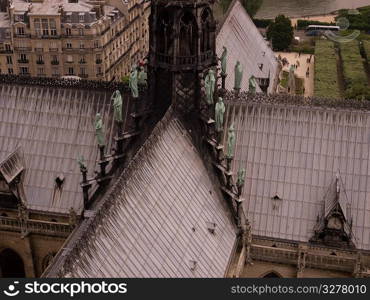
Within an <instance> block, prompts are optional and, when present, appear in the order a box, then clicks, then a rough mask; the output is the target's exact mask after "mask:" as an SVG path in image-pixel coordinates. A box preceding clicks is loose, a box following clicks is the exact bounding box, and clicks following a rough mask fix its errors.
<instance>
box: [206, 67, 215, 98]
mask: <svg viewBox="0 0 370 300" xmlns="http://www.w3.org/2000/svg"><path fill="white" fill-rule="evenodd" d="M204 85H205V89H206V101H207V103H208V105H212V104H213V95H214V93H215V85H216V78H215V71H213V70H212V69H210V70H209V71H208V74H207V76H206V78H205V80H204Z"/></svg>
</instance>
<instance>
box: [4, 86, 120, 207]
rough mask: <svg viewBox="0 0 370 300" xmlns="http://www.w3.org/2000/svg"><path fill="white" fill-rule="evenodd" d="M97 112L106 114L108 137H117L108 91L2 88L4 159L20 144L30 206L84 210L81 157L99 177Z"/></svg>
mask: <svg viewBox="0 0 370 300" xmlns="http://www.w3.org/2000/svg"><path fill="white" fill-rule="evenodd" d="M97 112H100V113H101V114H102V116H103V120H104V125H105V130H106V135H107V139H106V140H107V141H111V140H112V134H113V132H112V130H113V128H112V115H113V109H112V107H111V103H110V94H108V93H103V92H91V91H86V90H77V89H56V88H46V87H35V86H33V87H26V86H16V85H1V86H0V161H2V160H4V159H5V158H6V157H7V156H8V155H9V154H10V153H12V152H14V151H15V150H16V149H17V148H18V147H20V149H21V151H22V152H23V154H24V158H25V168H26V176H25V182H24V184H25V193H26V198H27V202H28V207H29V208H30V209H34V210H40V211H50V212H56V213H67V212H68V211H69V209H70V208H71V207H73V208H74V209H75V210H76V211H77V212H80V211H81V209H82V201H83V197H82V191H81V187H80V185H79V183H80V181H81V173H80V171H79V167H78V165H77V157H78V156H79V155H83V156H84V157H85V159H86V163H87V166H88V169H89V172H90V175H93V174H92V173H93V171H94V168H95V165H96V160H97V158H98V149H97V143H96V138H95V131H94V118H95V114H96V113H97ZM108 148H109V149H110V144H108ZM60 174H63V176H64V177H65V181H64V184H63V189H62V193H61V197H60V198H59V197H57V198H55V199H53V194H54V188H55V179H56V177H57V176H59V175H60Z"/></svg>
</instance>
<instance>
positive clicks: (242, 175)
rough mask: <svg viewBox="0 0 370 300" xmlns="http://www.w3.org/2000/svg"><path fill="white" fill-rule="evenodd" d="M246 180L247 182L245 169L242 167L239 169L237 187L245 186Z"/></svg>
mask: <svg viewBox="0 0 370 300" xmlns="http://www.w3.org/2000/svg"><path fill="white" fill-rule="evenodd" d="M244 182H245V169H244V168H240V169H239V171H238V178H237V180H236V186H237V187H242V186H244Z"/></svg>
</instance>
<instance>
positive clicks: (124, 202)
mask: <svg viewBox="0 0 370 300" xmlns="http://www.w3.org/2000/svg"><path fill="white" fill-rule="evenodd" d="M208 174H209V173H208V172H207V168H206V166H205V164H204V163H203V161H202V158H201V157H200V155H199V153H198V152H197V150H196V149H195V147H194V145H193V142H192V140H191V137H190V135H189V133H188V132H187V130H186V129H185V127H184V126H183V123H182V122H181V121H180V120H179V119H177V118H176V115H175V114H174V113H173V112H172V110H171V109H170V110H169V111H168V112H167V114H166V116H165V117H164V118H163V119H162V120H161V121H160V122H159V123H158V124H157V126H156V128H155V129H154V131H153V132H152V134H151V135H150V137H149V138H148V139H147V141H146V142H145V144H144V145H143V147H142V148H141V149H140V150H139V151H138V152H137V154H136V156H135V157H134V158H133V159H132V160H131V162H130V164H129V165H128V167H127V168H126V169H125V171H124V172H123V173H122V174H121V175H120V177H119V178H118V179H117V181H116V183H115V185H114V186H113V187H112V189H111V190H110V191H109V192H108V193H107V194H106V195H105V196H104V198H103V199H101V200H100V202H99V203H98V204H97V205H96V207H95V208H94V211H93V217H91V218H89V219H87V220H86V221H84V222H83V223H82V224H81V226H80V228H79V230H77V231H75V232H74V233H73V234H72V236H71V237H70V239H69V243H68V245H66V247H65V248H64V250H62V251H61V252H60V253H59V254H58V256H57V257H56V259H55V261H54V264H53V266H52V267H51V268H50V270H49V271H48V272H47V273H46V274H45V275H46V276H49V277H53V276H62V277H222V276H224V273H225V271H226V268H227V266H228V262H229V258H230V256H231V252H232V250H233V247H234V243H235V239H236V234H235V227H234V223H233V221H232V218H231V216H230V215H229V210H228V208H227V205H226V202H225V201H224V199H223V197H222V196H221V195H220V191H219V190H218V188H217V186H216V185H215V184H214V180H213V179H212V178H210V177H209V175H208ZM210 224H211V225H210ZM211 227H212V228H211Z"/></svg>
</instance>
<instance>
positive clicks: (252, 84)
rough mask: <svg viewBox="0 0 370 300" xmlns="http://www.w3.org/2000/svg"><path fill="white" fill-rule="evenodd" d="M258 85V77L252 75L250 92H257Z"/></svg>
mask: <svg viewBox="0 0 370 300" xmlns="http://www.w3.org/2000/svg"><path fill="white" fill-rule="evenodd" d="M256 87H257V82H256V77H254V76H253V75H252V76H251V77H250V78H249V92H250V93H253V94H254V93H256Z"/></svg>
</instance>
